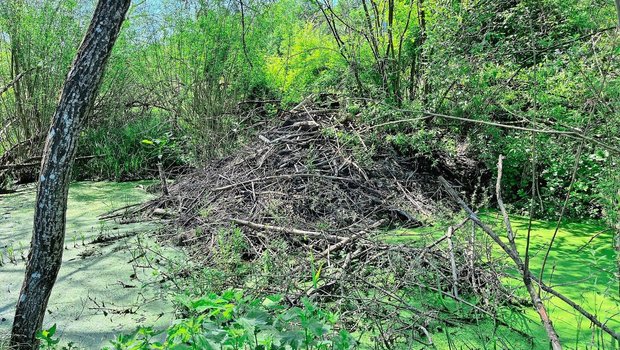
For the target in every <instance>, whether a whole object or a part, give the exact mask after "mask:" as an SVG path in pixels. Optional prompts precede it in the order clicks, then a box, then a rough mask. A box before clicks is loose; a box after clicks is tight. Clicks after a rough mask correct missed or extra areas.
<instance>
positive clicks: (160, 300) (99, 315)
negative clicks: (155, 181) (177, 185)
mask: <svg viewBox="0 0 620 350" xmlns="http://www.w3.org/2000/svg"><path fill="white" fill-rule="evenodd" d="M146 185H148V182H126V183H113V182H79V183H74V184H72V185H71V188H70V190H69V202H68V209H67V227H66V236H65V237H66V238H65V250H64V253H63V264H62V268H61V270H60V273H59V276H58V279H57V282H56V285H55V287H54V290H53V292H52V296H51V297H50V302H49V305H48V310H47V315H46V317H45V323H44V327H45V328H48V327H50V326H52V325H53V324H56V325H57V328H58V331H57V335H58V336H60V337H61V338H62V340H63V342H74V343H75V344H76V345H77V346H79V347H83V348H88V349H95V348H101V347H102V346H105V345H109V343H108V341H109V340H111V339H113V338H114V336H115V335H116V334H118V333H127V332H131V331H133V330H135V328H136V327H137V326H138V325H150V326H155V327H161V328H164V327H165V326H167V325H169V324H170V322H171V321H172V320H173V319H174V309H173V306H172V304H171V302H170V301H168V299H167V298H166V290H165V289H164V288H162V287H161V286H160V284H159V283H157V281H158V280H159V279H161V277H158V273H159V270H158V268H159V264H161V263H162V260H165V259H167V258H170V259H172V258H174V257H179V256H180V255H181V254H182V253H181V252H180V251H177V250H175V249H173V248H163V247H161V246H160V245H159V244H157V243H156V242H154V241H153V239H150V238H148V235H147V234H146V233H149V232H152V231H154V230H156V229H157V226H156V225H154V224H148V223H133V224H120V223H117V222H111V221H101V220H99V216H100V215H102V214H104V213H106V212H108V211H110V210H113V209H117V208H121V207H124V206H126V205H129V204H134V203H139V202H143V201H145V200H148V199H150V198H151V197H152V195H150V194H148V193H146V192H145V191H144V187H145V186H146ZM35 192H36V188H35V186H34V185H27V186H22V187H19V188H18V190H17V191H16V192H15V193H11V194H4V195H0V288H1V289H0V334H2V333H8V332H10V329H11V323H12V319H13V316H14V315H13V313H14V308H15V304H16V302H17V297H18V295H19V290H20V287H21V283H22V281H23V277H24V276H23V275H24V270H25V261H26V258H27V254H28V247H29V244H30V238H31V234H32V224H33V215H34V200H35ZM156 261H157V262H156Z"/></svg>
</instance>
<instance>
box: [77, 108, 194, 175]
mask: <svg viewBox="0 0 620 350" xmlns="http://www.w3.org/2000/svg"><path fill="white" fill-rule="evenodd" d="M144 140H147V143H149V142H150V143H152V144H145V142H144ZM182 145H183V141H182V140H179V139H178V138H176V137H175V136H174V133H173V131H172V129H171V127H170V125H168V124H167V121H166V119H164V118H162V117H158V116H145V117H138V118H136V119H134V120H130V121H128V122H124V121H115V120H112V119H110V120H107V121H105V122H103V123H101V124H99V125H96V126H94V127H91V128H88V129H87V130H86V131H84V132H83V134H82V137H81V138H80V145H79V153H78V157H79V156H85V157H88V156H95V157H96V158H94V159H91V160H88V161H86V162H78V165H77V171H75V172H74V177H77V178H79V179H113V180H117V181H126V180H132V179H139V178H149V177H155V176H156V175H157V166H156V164H157V163H158V162H160V161H161V162H162V164H163V166H164V168H165V169H168V168H171V167H174V166H178V165H182V164H186V163H188V162H189V159H188V157H187V155H186V154H185V153H184V150H183V147H182Z"/></svg>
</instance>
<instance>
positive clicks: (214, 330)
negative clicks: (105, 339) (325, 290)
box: [111, 291, 355, 350]
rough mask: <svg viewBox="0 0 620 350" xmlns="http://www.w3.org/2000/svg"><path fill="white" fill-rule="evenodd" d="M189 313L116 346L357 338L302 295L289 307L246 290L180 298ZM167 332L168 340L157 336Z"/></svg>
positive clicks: (318, 343) (265, 345) (230, 345)
mask: <svg viewBox="0 0 620 350" xmlns="http://www.w3.org/2000/svg"><path fill="white" fill-rule="evenodd" d="M178 301H179V302H180V303H181V305H182V306H183V307H184V309H185V312H186V313H187V315H186V316H187V317H186V318H184V319H181V320H178V321H177V323H176V324H175V325H173V326H172V327H170V328H168V329H167V330H166V331H163V332H160V331H155V330H153V329H152V328H148V327H147V328H138V329H137V330H136V331H135V332H133V333H131V334H127V335H120V336H118V337H117V338H116V339H115V340H114V341H112V345H113V347H112V348H111V349H115V350H121V349H218V350H219V349H265V350H268V349H272V350H276V349H316V350H320V349H339V350H340V349H342V350H344V349H352V348H353V347H354V346H355V341H354V339H353V338H352V337H351V335H350V334H349V333H348V332H347V331H345V330H341V331H337V330H336V329H335V325H336V321H337V317H336V315H334V314H333V313H329V312H325V311H322V310H321V309H319V308H317V307H316V306H315V305H314V304H312V303H311V302H310V301H309V300H307V299H303V300H302V302H303V305H304V306H303V308H299V307H293V308H288V309H287V308H286V307H285V306H283V305H282V296H279V295H274V296H269V297H266V298H265V299H263V300H257V299H252V298H248V297H244V296H243V293H242V292H241V291H227V292H224V293H223V294H221V295H218V294H215V293H213V294H209V295H206V296H203V297H200V298H189V297H186V296H180V297H178ZM162 333H163V334H165V339H164V340H163V341H161V340H158V338H161V336H160V335H161V334H162Z"/></svg>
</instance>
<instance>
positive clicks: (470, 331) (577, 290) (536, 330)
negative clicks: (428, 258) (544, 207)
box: [385, 212, 620, 349]
mask: <svg viewBox="0 0 620 350" xmlns="http://www.w3.org/2000/svg"><path fill="white" fill-rule="evenodd" d="M480 218H481V219H482V221H484V222H485V223H486V224H488V225H489V226H491V227H493V228H494V230H495V232H497V233H498V234H500V235H503V236H505V228H504V227H503V219H502V218H501V216H500V215H498V214H497V213H494V212H487V213H484V214H481V215H480ZM511 223H512V227H513V229H514V231H515V234H516V244H517V249H518V250H519V253H520V255H521V257H522V258H523V257H524V256H525V247H526V242H527V240H526V237H527V232H528V226H529V219H528V218H525V217H521V216H511ZM446 227H447V224H446V225H441V224H438V225H436V226H435V227H428V228H421V229H414V230H402V231H397V232H393V233H392V234H390V235H387V236H386V237H385V239H386V240H387V241H390V242H393V243H408V242H415V241H419V240H420V237H427V238H428V239H431V241H434V240H435V239H437V238H439V237H441V236H442V235H444V234H445V232H446ZM555 228H556V222H555V221H553V220H550V221H545V220H533V222H532V231H531V239H530V250H529V255H530V258H531V260H530V268H531V271H532V273H534V274H535V275H536V276H539V273H540V269H541V267H542V262H543V260H544V256H545V253H546V250H547V247H548V244H549V242H550V241H551V238H552V237H553V234H554V232H555ZM461 231H463V230H461ZM468 231H469V232H471V228H469V229H468ZM457 232H459V231H457ZM476 232H477V237H478V238H477V239H478V240H479V242H490V239H489V238H488V237H487V236H486V235H485V234H484V233H482V232H481V230H477V231H476ZM458 234H466V235H469V234H470V233H465V232H459V233H458ZM490 244H491V246H492V247H493V252H492V256H493V258H494V259H497V258H500V257H504V256H505V254H504V253H503V251H501V249H500V248H499V247H498V246H497V245H495V244H494V243H490ZM613 247H614V235H613V232H612V231H611V230H609V229H608V228H606V227H605V226H604V225H603V224H602V223H599V222H596V221H590V222H587V221H583V222H568V221H567V222H563V223H562V224H561V225H560V229H559V231H558V234H557V236H556V239H555V243H554V245H553V249H552V250H551V252H550V254H549V258H548V260H547V264H546V267H545V274H544V280H545V282H546V283H547V284H548V285H550V286H552V287H554V289H555V290H557V291H558V292H560V293H562V294H563V295H565V296H567V297H569V298H570V299H571V300H573V301H575V302H577V303H578V304H579V305H581V306H582V307H583V308H584V309H585V310H587V311H589V312H590V313H592V314H594V315H596V317H597V318H598V319H599V320H600V321H601V322H604V323H605V324H606V325H607V326H609V327H610V328H611V329H613V330H615V331H616V332H617V331H620V293H619V288H620V286H619V284H618V279H617V278H615V277H614V274H615V273H616V272H617V265H616V253H615V251H614V248H613ZM509 266H513V265H512V263H510V262H509ZM505 283H506V284H507V285H510V286H513V287H515V288H518V291H519V293H518V294H519V295H520V296H521V297H522V298H524V299H527V294H526V293H525V291H524V288H523V287H522V285H523V282H522V280H521V278H520V277H518V276H517V275H516V274H515V275H514V277H513V278H507V279H506V280H505ZM542 296H543V301H544V304H545V306H546V308H547V310H548V312H549V314H550V318H551V320H552V321H553V324H554V326H555V329H556V331H557V332H558V334H559V336H560V340H561V342H562V344H563V345H564V347H565V348H567V349H599V348H601V349H602V348H613V347H611V344H612V340H611V337H610V336H609V335H607V334H605V333H602V332H601V331H600V330H599V329H598V328H596V327H592V325H591V323H590V321H589V320H587V319H586V318H585V317H584V316H582V315H581V314H580V313H578V312H576V311H575V310H573V308H572V307H571V306H569V305H567V304H566V303H564V302H562V301H561V300H559V299H558V298H556V297H553V296H551V295H549V294H547V293H543V295H542ZM506 311H507V313H506V315H505V317H507V318H508V319H509V320H510V323H511V325H512V326H515V327H517V328H518V329H521V330H522V331H524V332H525V333H527V334H531V335H532V336H533V337H534V339H533V340H534V344H533V345H530V344H518V343H517V342H516V340H517V339H518V338H519V337H512V338H514V339H515V343H513V344H510V345H509V347H510V348H512V349H517V348H523V349H530V348H535V349H548V348H549V346H548V341H547V336H546V333H545V331H544V329H543V328H542V326H541V324H540V319H539V316H538V314H537V313H536V312H535V311H534V310H533V309H532V308H530V307H524V308H523V309H522V312H519V311H518V310H517V311H515V310H513V311H509V310H506ZM494 332H495V330H494V325H493V324H492V323H491V324H487V325H472V326H467V327H462V328H460V329H453V330H451V334H450V336H451V337H452V339H460V340H467V341H470V344H471V343H475V344H477V345H476V346H486V347H489V346H491V347H492V346H493V344H496V343H494V342H493V341H494V340H493V338H494V335H495V334H496V333H494ZM444 337H445V334H439V335H437V338H436V339H437V340H438V342H440V341H441V340H442V338H444ZM484 337H486V338H487V340H486V341H484V342H481V341H480V339H481V338H484ZM506 337H507V338H508V339H510V336H506ZM502 346H506V345H502ZM438 347H440V348H441V346H439V345H438ZM465 348H466V347H465Z"/></svg>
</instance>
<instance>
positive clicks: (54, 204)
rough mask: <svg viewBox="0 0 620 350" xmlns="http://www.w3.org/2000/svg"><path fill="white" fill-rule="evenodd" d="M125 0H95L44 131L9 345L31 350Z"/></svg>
mask: <svg viewBox="0 0 620 350" xmlns="http://www.w3.org/2000/svg"><path fill="white" fill-rule="evenodd" d="M130 3H131V0H100V1H99V2H98V4H97V7H96V8H95V12H94V14H93V18H92V20H91V23H90V26H89V28H88V30H87V32H86V35H85V37H84V39H83V41H82V43H81V45H80V48H79V50H78V53H77V55H76V58H75V60H74V61H73V64H72V66H71V69H70V71H69V74H68V75H67V78H66V80H65V83H64V86H63V89H62V92H61V95H60V100H59V102H58V107H57V108H56V111H55V113H54V116H53V119H52V124H51V127H50V129H49V133H48V136H47V140H46V142H45V148H44V150H43V159H42V161H41V175H40V179H39V184H38V188H37V198H36V207H35V214H34V229H33V234H32V241H31V247H30V252H29V254H28V264H27V267H26V275H25V279H24V283H23V285H22V288H21V291H20V295H19V300H18V302H17V309H16V312H15V318H14V320H13V330H12V334H11V342H10V348H11V349H19V350H22V349H37V348H38V347H39V342H38V340H37V339H36V333H37V332H38V331H39V330H40V329H41V326H42V323H43V317H44V316H45V310H46V308H47V303H48V300H49V297H50V294H51V291H52V287H53V286H54V283H55V282H56V277H57V276H58V271H59V269H60V265H61V263H62V251H63V245H64V237H65V219H66V211H67V194H68V190H69V180H70V175H71V168H72V166H73V162H74V158H75V153H76V144H77V139H78V135H79V133H80V131H81V128H82V125H83V124H84V119H85V117H86V115H87V113H88V111H89V109H90V108H91V106H92V104H93V101H94V99H95V97H96V95H97V91H98V90H99V86H100V83H101V80H102V77H103V72H104V69H105V65H106V62H107V61H108V58H109V57H110V53H111V50H112V47H113V46H114V42H115V41H116V38H117V37H118V33H119V32H120V28H121V25H122V23H123V20H124V18H125V14H126V13H127V10H128V9H129V5H130Z"/></svg>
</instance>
